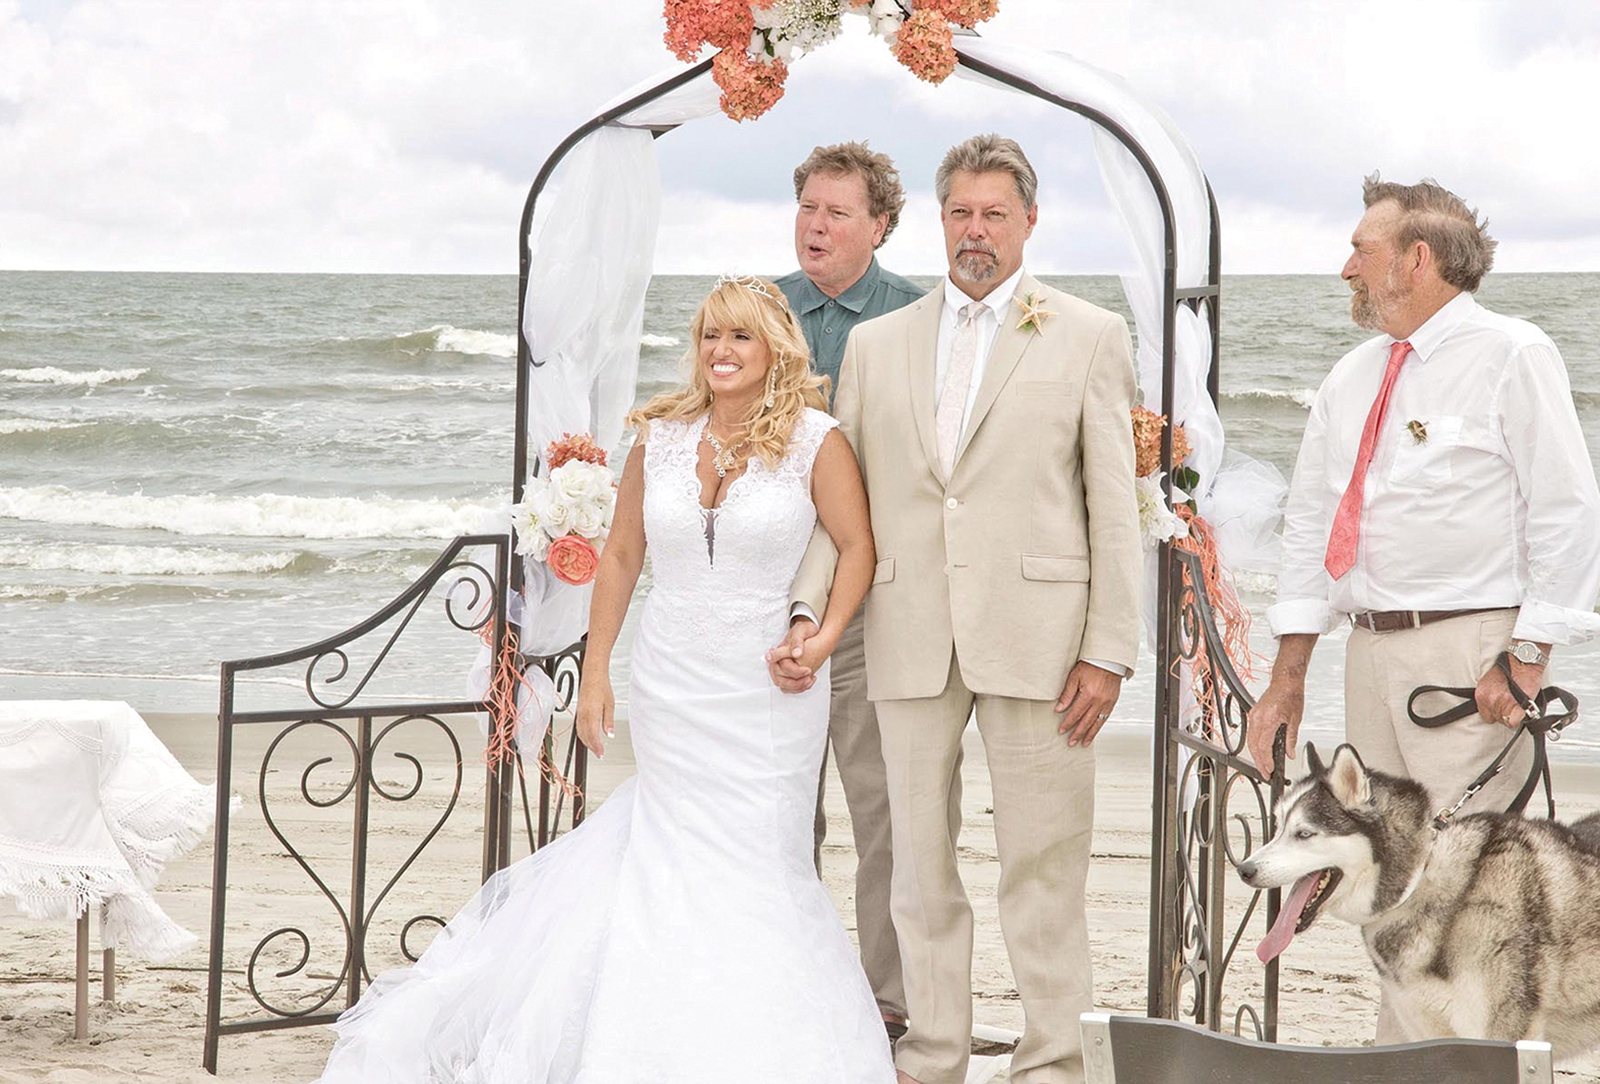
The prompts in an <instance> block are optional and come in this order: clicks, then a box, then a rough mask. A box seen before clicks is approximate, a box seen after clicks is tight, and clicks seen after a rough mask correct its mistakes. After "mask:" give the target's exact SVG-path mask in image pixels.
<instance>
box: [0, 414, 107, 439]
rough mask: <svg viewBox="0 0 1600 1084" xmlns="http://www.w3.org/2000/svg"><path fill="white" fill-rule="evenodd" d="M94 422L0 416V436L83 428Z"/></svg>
mask: <svg viewBox="0 0 1600 1084" xmlns="http://www.w3.org/2000/svg"><path fill="white" fill-rule="evenodd" d="M93 424H95V423H94V422H65V421H51V420H50V419H48V418H0V436H7V435H10V434H12V433H48V432H50V431H51V430H54V429H84V428H87V427H88V426H91V425H93Z"/></svg>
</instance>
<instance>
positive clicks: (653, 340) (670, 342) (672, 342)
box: [639, 334, 678, 346]
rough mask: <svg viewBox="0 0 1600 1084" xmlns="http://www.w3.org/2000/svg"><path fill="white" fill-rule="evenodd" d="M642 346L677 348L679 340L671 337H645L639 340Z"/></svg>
mask: <svg viewBox="0 0 1600 1084" xmlns="http://www.w3.org/2000/svg"><path fill="white" fill-rule="evenodd" d="M639 345H640V346H677V345H678V340H677V339H674V338H673V337H672V336H671V335H648V334H647V335H643V336H640V338H639Z"/></svg>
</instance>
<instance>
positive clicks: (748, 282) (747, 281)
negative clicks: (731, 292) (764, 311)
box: [715, 275, 778, 301]
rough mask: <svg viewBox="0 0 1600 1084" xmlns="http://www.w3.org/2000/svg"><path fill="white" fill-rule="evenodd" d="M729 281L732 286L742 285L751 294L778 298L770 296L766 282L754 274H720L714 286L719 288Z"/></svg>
mask: <svg viewBox="0 0 1600 1084" xmlns="http://www.w3.org/2000/svg"><path fill="white" fill-rule="evenodd" d="M730 283H731V284H733V285H734V286H743V287H744V288H745V289H746V290H749V291H750V292H751V293H753V294H760V295H761V296H762V297H764V298H766V299H767V300H768V301H776V300H778V299H777V298H775V297H773V296H772V291H771V290H769V289H767V287H766V284H765V283H763V282H762V281H761V280H760V279H758V278H756V277H755V276H754V275H721V276H719V277H718V278H717V285H716V287H715V288H717V289H720V288H721V287H723V286H727V285H729V284H730Z"/></svg>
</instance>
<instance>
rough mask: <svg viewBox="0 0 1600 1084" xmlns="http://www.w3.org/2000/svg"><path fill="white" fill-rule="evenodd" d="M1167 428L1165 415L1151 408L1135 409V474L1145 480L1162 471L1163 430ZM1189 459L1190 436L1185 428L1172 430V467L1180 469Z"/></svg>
mask: <svg viewBox="0 0 1600 1084" xmlns="http://www.w3.org/2000/svg"><path fill="white" fill-rule="evenodd" d="M1166 426H1167V419H1166V417H1165V416H1164V415H1161V414H1157V413H1156V412H1155V411H1153V410H1151V409H1150V408H1149V407H1142V406H1138V407H1134V408H1133V452H1134V460H1135V463H1134V469H1133V472H1134V474H1136V475H1138V476H1139V477H1140V478H1144V477H1146V476H1148V475H1150V474H1151V473H1153V472H1154V471H1158V470H1160V469H1161V430H1163V429H1165V428H1166ZM1188 458H1189V436H1188V434H1187V433H1185V432H1184V431H1183V426H1181V425H1179V426H1174V427H1173V430H1172V465H1173V466H1174V467H1179V466H1182V465H1183V461H1184V460H1185V459H1188Z"/></svg>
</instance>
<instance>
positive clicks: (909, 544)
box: [793, 274, 1144, 700]
mask: <svg viewBox="0 0 1600 1084" xmlns="http://www.w3.org/2000/svg"><path fill="white" fill-rule="evenodd" d="M1030 292H1032V293H1037V294H1039V295H1042V296H1043V298H1044V304H1043V307H1044V308H1045V309H1046V310H1048V311H1049V312H1050V313H1051V314H1052V315H1050V316H1048V317H1046V318H1045V319H1044V321H1043V324H1042V330H1041V331H1035V330H1033V329H1031V328H1030V329H1029V330H1026V331H1024V330H1022V329H1020V328H1018V327H1017V323H1018V321H1019V320H1020V318H1021V311H1020V309H1019V308H1018V307H1017V306H1016V305H1012V306H1011V307H1010V308H1009V309H1008V311H1007V313H1006V314H1005V315H1004V316H1003V317H1002V319H1001V323H1000V330H999V333H998V335H997V336H996V338H995V341H994V347H993V350H992V352H991V353H990V355H989V362H988V367H987V368H986V370H985V371H984V375H983V379H982V383H981V384H980V385H979V390H978V397H977V400H976V402H975V403H974V404H973V408H972V414H971V416H970V417H969V418H968V420H967V424H966V427H965V429H964V431H963V433H962V436H961V443H960V446H959V447H958V449H957V456H956V462H955V467H954V469H953V471H952V472H951V477H950V480H949V482H948V484H946V482H945V481H944V479H943V477H942V473H943V472H942V471H941V470H940V467H939V455H938V447H937V441H936V437H935V432H934V409H935V404H936V399H937V389H936V387H935V358H936V354H935V349H936V345H937V342H938V334H939V320H940V316H941V312H942V309H943V306H944V288H943V287H942V286H940V287H937V288H935V289H934V290H932V291H930V292H929V293H928V294H927V296H925V297H923V298H922V299H921V300H920V301H916V302H914V303H912V304H911V305H908V306H906V307H905V308H902V309H899V310H897V311H895V312H892V313H889V314H887V315H885V316H880V317H878V318H877V319H875V320H869V321H866V322H865V323H862V324H859V325H857V327H856V328H855V330H854V331H852V332H851V335H850V339H849V342H848V344H847V346H846V347H845V354H844V364H843V367H842V369H841V371H840V374H839V389H838V397H837V399H836V401H835V414H836V415H837V417H838V419H839V422H840V427H841V429H842V430H843V432H844V434H845V436H846V437H847V438H848V439H849V441H850V444H851V445H852V446H853V447H854V448H855V451H856V457H857V458H858V459H859V460H860V463H861V470H862V475H863V477H864V478H865V479H866V485H867V495H868V498H869V500H870V501H871V505H872V533H873V537H874V539H875V540H876V543H877V550H878V565H877V569H876V572H875V574H874V575H873V580H872V589H871V591H870V592H869V593H868V595H867V600H866V658H867V695H868V696H869V697H870V698H871V699H873V700H902V699H911V698H918V697H931V696H937V695H939V693H940V692H941V691H943V689H944V686H945V684H946V680H947V678H948V677H949V674H950V654H951V651H952V650H954V651H955V653H956V655H957V658H958V659H959V660H960V665H961V675H962V678H963V680H964V681H965V683H966V685H967V687H968V688H969V689H970V690H972V691H973V692H974V693H978V694H986V695H993V696H1010V697H1019V698H1023V699H1031V700H1047V699H1049V700H1053V699H1054V698H1056V697H1057V696H1059V695H1060V693H1061V690H1062V687H1063V686H1064V685H1065V684H1066V678H1067V672H1068V671H1069V670H1070V669H1071V668H1072V666H1073V664H1074V663H1076V662H1077V661H1078V659H1079V658H1081V657H1090V658H1094V659H1100V660H1105V661H1106V662H1112V663H1120V664H1122V665H1124V666H1126V667H1128V668H1129V669H1130V670H1131V669H1132V668H1133V664H1134V660H1135V657H1136V654H1137V651H1138V628H1139V575H1140V572H1141V570H1142V569H1143V567H1144V555H1143V551H1142V549H1141V545H1140V539H1139V520H1138V508H1137V505H1136V503H1135V496H1134V485H1133V479H1134V473H1133V470H1134V455H1133V429H1132V423H1131V422H1130V420H1129V414H1128V412H1129V410H1130V409H1131V408H1132V406H1133V396H1134V386H1135V385H1134V373H1133V362H1132V351H1131V348H1130V342H1129V338H1128V328H1127V324H1126V322H1125V321H1124V320H1123V319H1122V317H1120V316H1118V315H1117V314H1115V313H1112V312H1108V311H1106V310H1104V309H1101V308H1097V307H1096V306H1094V305H1091V304H1089V303H1088V302H1086V301H1082V300H1080V299H1078V298H1075V297H1072V296H1071V295H1069V294H1064V293H1061V292H1060V291H1058V290H1053V289H1051V288H1050V287H1048V286H1043V285H1041V284H1040V283H1039V282H1038V281H1036V280H1035V279H1034V278H1033V277H1032V276H1031V275H1027V274H1024V275H1023V276H1022V279H1021V281H1020V282H1019V283H1018V286H1017V294H1016V296H1017V297H1018V298H1021V297H1023V296H1026V295H1027V294H1029V293H1030ZM836 559H837V553H836V552H835V550H834V548H833V545H832V543H831V542H830V541H829V539H828V537H827V535H826V533H825V532H822V531H821V530H819V531H818V532H817V534H816V536H815V537H813V539H812V544H811V548H810V549H809V550H808V551H807V553H806V557H805V560H804V561H803V562H802V564H801V566H800V570H799V572H798V574H797V576H796V579H795V586H794V592H793V598H794V600H795V601H797V602H804V603H806V604H807V605H809V606H810V607H811V608H812V609H813V610H815V611H816V612H817V613H819V614H820V613H823V612H824V608H825V606H826V602H827V593H828V590H829V587H830V586H831V580H832V573H833V567H834V563H835V561H836Z"/></svg>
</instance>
